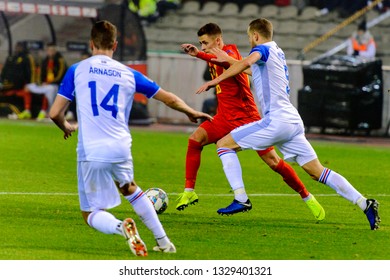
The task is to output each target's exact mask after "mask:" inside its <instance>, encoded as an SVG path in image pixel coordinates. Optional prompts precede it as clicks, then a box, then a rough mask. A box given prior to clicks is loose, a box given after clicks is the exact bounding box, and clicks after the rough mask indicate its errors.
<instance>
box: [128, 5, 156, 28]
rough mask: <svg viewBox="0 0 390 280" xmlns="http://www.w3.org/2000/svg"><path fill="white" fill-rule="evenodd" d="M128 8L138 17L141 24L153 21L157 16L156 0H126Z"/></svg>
mask: <svg viewBox="0 0 390 280" xmlns="http://www.w3.org/2000/svg"><path fill="white" fill-rule="evenodd" d="M128 3H129V5H128V6H129V9H130V11H131V12H133V13H134V14H137V15H138V16H139V18H140V21H141V24H142V25H148V24H149V23H151V22H155V21H156V19H157V18H158V17H159V14H158V10H157V2H156V0H128Z"/></svg>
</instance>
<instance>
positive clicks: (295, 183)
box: [274, 159, 310, 198]
mask: <svg viewBox="0 0 390 280" xmlns="http://www.w3.org/2000/svg"><path fill="white" fill-rule="evenodd" d="M274 171H275V172H278V173H279V174H280V175H281V176H282V177H283V180H284V181H285V182H286V184H287V185H289V186H290V188H292V189H293V190H294V191H296V192H297V193H299V195H300V196H301V197H302V198H305V197H307V196H308V195H309V194H310V193H309V192H308V190H307V189H306V187H305V185H304V184H303V183H302V181H301V179H299V177H298V175H297V173H296V172H295V170H294V169H293V168H292V167H291V166H290V165H289V164H287V163H286V162H285V161H284V160H282V159H280V161H279V163H278V165H277V166H276V168H275V170H274Z"/></svg>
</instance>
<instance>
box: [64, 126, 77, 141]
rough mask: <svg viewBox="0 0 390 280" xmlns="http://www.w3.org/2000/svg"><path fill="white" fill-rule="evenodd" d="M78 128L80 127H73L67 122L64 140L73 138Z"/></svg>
mask: <svg viewBox="0 0 390 280" xmlns="http://www.w3.org/2000/svg"><path fill="white" fill-rule="evenodd" d="M77 128H78V125H77V124H76V125H72V124H70V123H69V122H65V127H64V129H63V131H64V139H65V140H66V139H68V138H69V137H70V136H72V133H73V132H75V131H76V130H77Z"/></svg>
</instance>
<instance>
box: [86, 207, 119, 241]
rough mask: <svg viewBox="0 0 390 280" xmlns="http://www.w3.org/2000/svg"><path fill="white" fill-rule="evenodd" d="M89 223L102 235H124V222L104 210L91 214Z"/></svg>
mask: <svg viewBox="0 0 390 280" xmlns="http://www.w3.org/2000/svg"><path fill="white" fill-rule="evenodd" d="M87 222H88V225H89V226H90V227H92V228H94V229H96V230H98V231H100V232H102V233H105V234H119V235H122V230H121V224H122V221H120V220H118V219H117V218H115V216H114V215H112V214H111V213H109V212H106V211H103V210H98V211H93V212H92V213H91V214H89V216H88V221H87Z"/></svg>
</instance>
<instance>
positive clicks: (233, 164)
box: [217, 148, 248, 202]
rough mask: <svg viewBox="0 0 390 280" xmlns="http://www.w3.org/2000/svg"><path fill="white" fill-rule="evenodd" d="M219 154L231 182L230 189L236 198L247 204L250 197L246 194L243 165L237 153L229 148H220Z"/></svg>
mask: <svg viewBox="0 0 390 280" xmlns="http://www.w3.org/2000/svg"><path fill="white" fill-rule="evenodd" d="M217 153H218V156H219V158H220V159H221V161H222V166H223V171H224V172H225V175H226V178H227V180H228V181H229V184H230V187H231V188H232V190H233V191H234V198H235V199H236V200H238V201H240V202H246V201H247V200H248V196H247V194H246V192H245V188H244V182H243V180H242V170H241V165H240V161H239V160H238V157H237V153H236V152H235V151H234V150H232V149H228V148H218V149H217Z"/></svg>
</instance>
